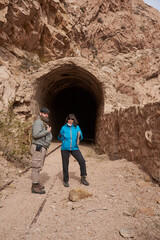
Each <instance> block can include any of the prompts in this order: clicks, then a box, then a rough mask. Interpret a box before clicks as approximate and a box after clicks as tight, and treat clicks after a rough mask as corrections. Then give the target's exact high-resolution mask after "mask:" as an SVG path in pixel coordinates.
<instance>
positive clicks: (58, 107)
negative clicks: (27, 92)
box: [36, 64, 103, 141]
mask: <svg viewBox="0 0 160 240" xmlns="http://www.w3.org/2000/svg"><path fill="white" fill-rule="evenodd" d="M36 99H37V102H38V105H39V108H41V107H43V106H45V107H47V108H49V109H50V111H51V114H50V125H51V127H52V134H53V139H57V136H58V134H59V131H60V129H61V127H62V126H63V125H64V122H65V118H66V117H67V115H68V114H70V113H73V114H75V116H76V117H77V119H78V121H79V126H80V128H81V130H82V132H83V137H84V140H85V139H86V140H91V141H94V139H95V132H96V128H97V122H98V117H99V115H100V113H101V110H102V108H103V91H102V88H101V83H100V82H98V80H97V79H96V77H95V76H94V75H92V74H91V73H90V72H88V71H86V70H85V69H83V68H81V67H79V66H75V65H73V64H71V65H69V64H66V65H63V66H62V67H58V68H56V69H53V70H52V71H50V72H48V73H47V74H45V75H44V76H42V77H41V78H40V79H39V81H37V95H36Z"/></svg>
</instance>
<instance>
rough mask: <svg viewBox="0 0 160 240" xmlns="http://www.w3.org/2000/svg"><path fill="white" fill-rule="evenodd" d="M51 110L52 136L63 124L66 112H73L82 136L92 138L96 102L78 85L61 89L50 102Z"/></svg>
mask: <svg viewBox="0 0 160 240" xmlns="http://www.w3.org/2000/svg"><path fill="white" fill-rule="evenodd" d="M51 111H53V112H54V111H55V113H56V117H55V120H54V121H55V125H56V126H57V128H56V129H55V133H54V136H57V135H58V133H59V131H60V128H61V126H62V125H64V122H65V118H66V117H67V115H68V114H70V113H73V114H75V116H76V118H77V119H78V121H79V126H80V128H81V130H82V132H83V135H84V138H85V139H86V138H87V139H94V132H95V121H96V113H97V104H96V101H95V99H94V98H93V96H92V95H91V94H90V93H89V92H87V91H86V90H84V89H83V88H80V87H70V88H66V89H63V90H62V91H61V92H60V93H59V94H57V95H56V96H55V98H54V99H53V102H52V109H51Z"/></svg>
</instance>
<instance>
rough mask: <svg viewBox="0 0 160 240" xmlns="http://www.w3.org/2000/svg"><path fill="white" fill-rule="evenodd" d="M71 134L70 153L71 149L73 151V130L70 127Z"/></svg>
mask: <svg viewBox="0 0 160 240" xmlns="http://www.w3.org/2000/svg"><path fill="white" fill-rule="evenodd" d="M70 134H71V144H70V151H71V149H72V129H71V127H70Z"/></svg>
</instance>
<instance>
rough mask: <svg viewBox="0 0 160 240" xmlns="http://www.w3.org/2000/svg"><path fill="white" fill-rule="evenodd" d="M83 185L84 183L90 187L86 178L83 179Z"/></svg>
mask: <svg viewBox="0 0 160 240" xmlns="http://www.w3.org/2000/svg"><path fill="white" fill-rule="evenodd" d="M81 183H83V184H84V185H86V186H89V182H87V180H86V177H81Z"/></svg>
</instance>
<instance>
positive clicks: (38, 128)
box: [32, 120, 48, 139]
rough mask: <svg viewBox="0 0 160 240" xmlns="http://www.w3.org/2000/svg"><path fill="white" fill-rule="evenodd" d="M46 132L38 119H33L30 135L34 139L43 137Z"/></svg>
mask: <svg viewBox="0 0 160 240" xmlns="http://www.w3.org/2000/svg"><path fill="white" fill-rule="evenodd" d="M47 134H48V130H44V129H43V127H42V124H41V122H40V121H39V120H37V121H35V122H34V124H33V127H32V135H33V137H34V138H35V139H38V138H42V137H45V136H46V135H47Z"/></svg>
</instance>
